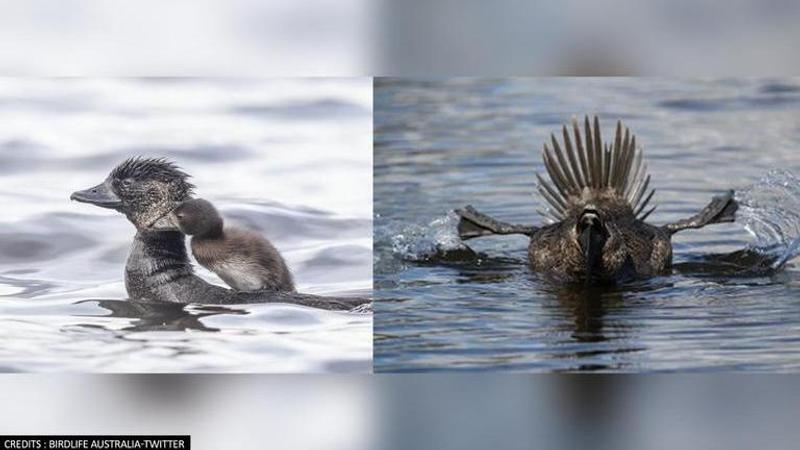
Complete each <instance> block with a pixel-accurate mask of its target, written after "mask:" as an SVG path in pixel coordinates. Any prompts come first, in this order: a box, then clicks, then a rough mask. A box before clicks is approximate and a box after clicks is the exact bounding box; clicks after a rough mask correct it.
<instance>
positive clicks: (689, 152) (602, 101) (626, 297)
mask: <svg viewBox="0 0 800 450" xmlns="http://www.w3.org/2000/svg"><path fill="white" fill-rule="evenodd" d="M583 114H597V115H598V116H599V117H600V119H601V126H602V127H603V133H604V136H605V138H606V139H607V138H608V137H609V136H610V134H611V132H612V130H613V126H614V123H615V122H616V120H617V119H622V120H623V121H624V122H625V123H626V124H627V125H628V126H629V127H630V129H631V130H632V132H633V133H635V134H636V136H637V143H640V144H641V145H643V147H644V152H645V156H646V158H647V163H648V167H649V173H651V174H652V177H653V178H652V182H651V186H654V187H655V188H656V194H655V197H654V199H653V204H657V205H658V208H657V209H656V212H655V213H654V214H653V215H652V216H651V217H650V219H649V221H650V222H652V223H655V224H664V223H667V222H671V221H674V220H678V219H680V218H684V217H688V216H691V215H693V214H694V213H696V212H697V211H699V210H700V209H701V208H702V207H703V206H705V205H706V204H707V203H708V201H709V200H710V199H711V197H712V196H714V195H716V194H718V193H721V192H723V191H724V190H726V189H730V188H734V189H738V190H739V191H738V194H737V195H738V196H740V198H741V199H742V200H743V201H745V200H746V201H748V202H749V203H748V204H747V205H745V206H746V207H743V208H742V211H740V223H737V224H724V225H717V226H713V227H710V228H706V229H703V230H699V231H687V232H683V233H680V234H678V235H676V237H675V238H674V239H673V246H674V255H675V257H674V261H675V263H676V271H675V273H674V274H673V275H671V276H664V277H657V278H654V279H650V280H646V281H640V282H636V283H633V284H630V285H625V286H621V287H617V288H605V289H592V290H585V289H573V288H567V287H565V286H561V285H557V284H553V283H552V282H548V281H545V280H542V279H540V278H539V277H537V276H536V274H534V273H532V272H531V271H530V270H529V269H528V267H527V265H526V262H527V259H526V248H527V244H528V241H527V238H525V237H513V236H512V237H491V238H481V239H475V240H471V241H470V242H469V245H470V246H471V247H472V248H473V249H474V250H476V251H478V252H479V253H480V254H481V257H480V258H479V259H478V260H477V261H471V262H450V263H447V262H442V261H428V260H427V259H428V258H427V257H428V255H429V254H430V253H431V251H432V250H434V249H435V248H436V247H437V246H438V247H440V248H441V247H444V248H458V246H459V245H461V244H460V243H459V242H458V240H457V237H456V235H455V231H454V226H455V223H456V222H455V220H454V219H453V218H452V216H450V217H449V216H448V215H447V214H448V211H450V210H452V209H453V208H456V207H462V206H464V205H467V204H472V205H474V206H475V207H476V208H477V209H478V210H480V211H483V212H485V213H488V214H490V215H492V216H495V217H497V218H499V219H501V220H506V221H509V222H513V223H522V224H540V223H542V221H543V219H542V218H541V217H540V216H539V215H538V214H537V213H536V210H537V209H544V206H545V205H544V202H543V201H542V199H541V198H540V197H539V196H538V195H536V194H534V193H535V184H534V180H535V178H534V171H538V172H539V173H542V174H543V173H544V172H545V171H544V168H543V165H542V162H541V146H542V143H543V142H544V141H545V139H548V138H549V135H550V133H557V132H559V131H560V128H561V124H562V123H567V122H568V121H569V120H570V118H571V117H572V116H573V115H578V116H579V117H582V116H583ZM374 127H375V287H376V295H377V298H378V300H377V301H376V307H375V310H376V311H375V314H376V321H375V344H374V345H375V346H374V351H375V362H374V364H375V370H376V371H381V372H387V371H426V370H511V371H583V370H588V371H626V372H639V371H713V370H726V371H796V370H798V369H800V274H798V272H797V270H796V269H795V267H794V266H793V264H792V262H791V261H789V264H788V266H787V267H786V268H785V269H784V270H782V271H779V272H776V273H771V272H769V271H767V270H753V271H749V270H737V271H727V270H723V271H722V272H720V271H719V270H716V269H718V267H717V266H715V265H714V264H711V266H708V265H707V264H705V259H704V255H708V254H713V253H726V252H733V251H736V250H741V249H745V248H749V247H756V246H759V247H761V246H773V248H772V249H771V250H769V251H770V252H772V254H782V253H783V252H785V251H786V247H787V246H789V245H790V243H791V241H792V239H793V238H795V237H797V231H798V230H797V228H796V227H797V224H800V219H798V218H797V217H792V215H791V214H790V213H791V211H796V209H795V208H793V207H792V205H796V204H797V198H799V197H796V196H797V195H798V186H797V185H796V184H795V181H796V178H793V177H792V176H791V173H800V158H798V156H797V155H798V148H800V80H797V79H787V80H757V79H753V80H685V81H674V80H661V79H624V78H619V79H588V78H580V79H509V80H475V79H455V80H438V81H437V80H433V81H402V80H379V81H378V82H377V84H376V91H375V125H374ZM772 169H784V170H788V171H789V172H788V174H785V176H784V174H775V173H773V174H772V175H769V176H768V175H767V174H768V173H769V172H770V170H772ZM759 180H763V181H762V182H761V183H760V184H758V185H757V186H756V187H753V185H754V184H757V183H759ZM781 183H783V184H781ZM770 186H772V187H775V186H783V187H782V189H783V190H784V191H785V192H783V193H779V195H777V196H770V195H767V194H769V192H771V191H770ZM765 192H766V194H765ZM776 211H777V212H776ZM773 225H775V226H773ZM746 227H749V228H750V229H751V230H752V231H753V232H754V233H755V236H754V235H753V234H751V233H749V232H748V231H747V230H746ZM776 227H777V230H778V231H776V232H774V233H769V232H765V231H764V230H765V229H769V228H771V229H773V230H775V229H776ZM774 247H777V248H774ZM750 263H752V264H755V262H752V261H749V260H747V261H744V262H743V264H744V267H745V268H746V267H748V266H747V264H750ZM679 268H682V270H678V269H679ZM731 272H734V273H731ZM733 275H736V276H733Z"/></svg>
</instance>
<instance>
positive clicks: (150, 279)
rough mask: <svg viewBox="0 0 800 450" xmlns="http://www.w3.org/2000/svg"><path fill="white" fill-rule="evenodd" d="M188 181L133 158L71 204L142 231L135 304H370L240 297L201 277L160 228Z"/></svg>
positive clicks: (136, 252) (177, 236)
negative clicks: (111, 213) (108, 213)
mask: <svg viewBox="0 0 800 450" xmlns="http://www.w3.org/2000/svg"><path fill="white" fill-rule="evenodd" d="M187 177H188V176H187V175H186V174H185V173H183V172H181V171H180V170H178V169H177V167H176V166H175V165H174V164H172V163H169V162H167V161H165V160H163V159H146V158H132V159H129V160H127V161H125V162H123V163H122V164H120V165H119V166H117V168H115V169H114V170H113V171H112V172H111V174H110V175H109V176H108V178H107V179H106V180H105V181H104V182H103V183H101V184H99V185H97V186H95V187H92V188H89V189H85V190H83V191H78V192H75V193H73V194H72V196H71V198H72V199H73V200H76V201H80V202H84V203H90V204H93V205H96V206H100V207H103V208H109V209H114V210H116V211H119V212H122V213H124V214H125V215H126V216H127V217H128V220H130V221H131V223H133V224H134V226H136V229H137V233H136V236H135V237H134V239H133V244H132V246H131V251H130V255H129V256H128V261H127V263H126V265H125V287H126V290H127V291H128V295H129V297H130V298H131V299H132V300H137V301H148V302H172V303H181V304H189V303H198V304H244V303H292V304H297V305H303V306H310V307H314V308H321V309H333V310H350V309H353V308H355V307H360V306H362V305H366V304H369V303H370V300H369V299H365V298H346V297H345V298H339V297H322V296H317V295H309V294H299V293H295V292H265V291H259V292H237V291H234V290H230V289H225V288H223V287H220V286H215V285H213V284H210V283H208V282H206V281H205V280H203V279H202V278H200V277H198V276H197V275H196V274H195V273H194V269H193V268H192V264H191V262H190V261H189V257H188V255H187V252H186V244H185V236H184V234H183V233H181V232H179V231H178V230H177V229H174V228H173V229H164V228H160V227H155V226H154V225H156V224H157V223H158V222H159V219H161V218H163V217H164V216H166V215H167V214H168V213H169V212H170V211H172V210H173V209H174V208H175V207H176V206H177V205H178V204H180V203H181V202H183V201H185V200H187V199H188V198H189V197H190V194H191V190H192V185H191V184H189V183H188V182H187V181H186V178H187Z"/></svg>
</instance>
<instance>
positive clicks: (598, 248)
mask: <svg viewBox="0 0 800 450" xmlns="http://www.w3.org/2000/svg"><path fill="white" fill-rule="evenodd" d="M583 128H584V132H583V135H581V130H580V127H579V125H578V122H577V120H575V119H573V121H572V129H573V133H572V135H573V138H574V141H575V145H574V146H573V145H572V140H571V139H570V133H569V132H568V130H567V127H566V125H565V126H563V127H562V134H563V141H562V142H563V146H564V150H563V151H562V148H561V145H559V142H558V141H557V140H556V138H555V136H554V135H552V134H551V136H550V140H551V143H552V151H551V149H550V148H549V147H548V145H547V143H545V144H544V150H543V153H542V156H543V159H544V165H545V168H546V169H547V174H548V176H549V178H550V182H547V181H545V180H544V179H542V177H540V176H539V175H538V174H536V177H537V180H538V182H539V183H538V190H539V193H540V194H541V195H542V197H543V198H544V200H545V201H546V202H547V204H548V205H549V208H548V209H549V210H548V211H547V212H546V213H544V214H545V215H549V216H550V217H551V218H552V219H553V221H554V223H552V224H549V225H545V226H525V225H515V224H509V223H504V222H501V221H498V220H495V219H493V218H491V217H489V216H487V215H485V214H482V213H480V212H478V211H477V210H476V209H475V208H473V207H472V206H467V207H465V208H464V209H458V210H456V213H457V214H458V215H459V216H460V222H459V224H458V232H459V235H460V236H461V238H462V239H465V240H466V239H472V238H476V237H480V236H488V235H492V234H523V235H527V236H529V237H530V243H529V245H528V260H529V264H530V266H531V268H532V269H533V270H534V271H535V272H539V273H543V274H545V275H547V276H549V277H550V278H554V279H557V280H560V281H567V282H582V283H585V284H607V283H618V282H624V281H626V280H630V279H633V278H645V277H650V276H655V275H663V274H668V273H670V271H671V267H672V243H671V237H672V235H673V234H675V233H677V232H679V231H683V230H687V229H692V228H695V229H696V228H702V227H704V226H707V225H711V224H717V223H725V222H733V221H734V220H735V213H736V210H737V208H738V204H737V203H736V200H735V199H734V195H733V194H734V193H733V191H732V190H731V191H728V192H726V193H724V194H722V195H720V196H717V197H715V198H714V199H712V201H711V202H710V203H709V204H708V205H707V206H706V207H705V208H704V209H703V210H702V211H700V212H699V213H698V214H696V215H694V216H692V217H690V218H687V219H683V220H679V221H677V222H674V223H669V224H666V225H662V226H656V225H652V224H649V223H647V222H645V220H646V219H647V218H648V217H649V216H650V214H651V213H652V212H653V211H654V210H655V206H654V207H652V208H649V209H648V205H649V202H650V200H651V199H652V197H653V194H654V193H655V190H654V189H650V190H649V191H648V186H649V184H650V175H647V165H646V164H645V162H644V158H643V154H642V151H641V149H640V148H637V146H636V136H634V135H632V134H631V133H630V130H629V129H628V128H627V127H624V126H623V125H622V122H619V121H618V122H617V128H616V134H615V137H614V142H613V143H611V144H608V143H606V144H605V145H604V144H603V141H602V138H601V135H600V123H599V120H598V118H597V117H596V116H595V118H594V126H592V125H590V123H589V118H588V116H587V117H585V119H584V127H583Z"/></svg>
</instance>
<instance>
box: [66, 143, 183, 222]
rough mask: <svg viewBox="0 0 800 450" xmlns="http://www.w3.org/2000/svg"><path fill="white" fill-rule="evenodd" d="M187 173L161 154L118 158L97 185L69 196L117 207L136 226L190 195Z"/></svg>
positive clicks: (173, 206) (162, 213)
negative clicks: (159, 155) (160, 156)
mask: <svg viewBox="0 0 800 450" xmlns="http://www.w3.org/2000/svg"><path fill="white" fill-rule="evenodd" d="M188 178H189V175H187V174H186V173H185V172H183V171H182V170H180V168H179V167H178V166H177V165H175V163H173V162H171V161H168V160H166V159H164V158H143V157H135V158H130V159H127V160H125V161H124V162H122V163H121V164H120V165H118V166H117V167H115V168H114V170H112V171H111V173H110V174H109V175H108V177H107V178H106V179H105V180H104V181H103V182H102V183H100V184H98V185H97V186H94V187H91V188H89V189H84V190H82V191H77V192H74V193H73V194H72V195H71V196H70V198H71V199H72V200H76V201H79V202H83V203H90V204H92V205H95V206H100V207H101V208H109V209H114V210H117V211H119V212H121V213H123V214H125V216H126V217H128V220H130V221H131V223H133V224H134V225H135V226H136V228H137V229H138V230H152V228H151V226H152V225H153V224H154V223H155V222H156V221H157V220H158V219H159V218H161V217H164V216H165V215H167V214H168V213H169V212H170V211H172V210H173V209H174V208H175V207H176V206H177V205H178V204H179V203H181V202H183V201H184V200H186V199H188V198H189V197H190V196H191V195H192V190H193V189H194V186H193V185H192V184H191V183H189V182H188V181H187V180H188Z"/></svg>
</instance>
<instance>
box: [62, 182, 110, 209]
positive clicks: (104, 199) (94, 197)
mask: <svg viewBox="0 0 800 450" xmlns="http://www.w3.org/2000/svg"><path fill="white" fill-rule="evenodd" d="M69 198H70V200H75V201H76V202H81V203H89V204H92V205H95V206H99V207H101V208H110V209H117V208H119V207H120V206H122V200H120V198H119V197H117V194H115V193H114V191H113V190H112V189H111V186H110V185H109V183H108V181H104V182H102V183H100V184H98V185H97V186H95V187H90V188H89V189H84V190H82V191H75V192H73V193H72V195H70V196H69Z"/></svg>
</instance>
